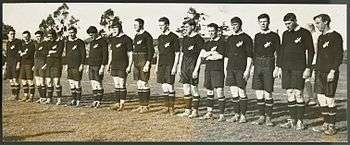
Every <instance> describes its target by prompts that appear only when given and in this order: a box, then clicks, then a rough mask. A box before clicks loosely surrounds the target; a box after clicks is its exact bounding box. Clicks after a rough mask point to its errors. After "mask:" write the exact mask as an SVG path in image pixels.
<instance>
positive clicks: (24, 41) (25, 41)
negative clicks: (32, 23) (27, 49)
mask: <svg viewBox="0 0 350 145" xmlns="http://www.w3.org/2000/svg"><path fill="white" fill-rule="evenodd" d="M30 42H32V40H29V41H28V42H26V41H24V43H25V44H29V43H30Z"/></svg>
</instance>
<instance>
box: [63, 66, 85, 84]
mask: <svg viewBox="0 0 350 145" xmlns="http://www.w3.org/2000/svg"><path fill="white" fill-rule="evenodd" d="M82 76H83V73H82V71H81V72H80V71H79V68H68V69H67V78H68V79H70V80H75V81H80V80H81V78H82Z"/></svg>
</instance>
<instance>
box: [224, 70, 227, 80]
mask: <svg viewBox="0 0 350 145" xmlns="http://www.w3.org/2000/svg"><path fill="white" fill-rule="evenodd" d="M224 77H225V79H226V77H227V70H226V69H225V70H224Z"/></svg>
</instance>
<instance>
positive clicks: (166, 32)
mask: <svg viewBox="0 0 350 145" xmlns="http://www.w3.org/2000/svg"><path fill="white" fill-rule="evenodd" d="M169 34H170V30H167V31H165V32H164V33H162V35H169Z"/></svg>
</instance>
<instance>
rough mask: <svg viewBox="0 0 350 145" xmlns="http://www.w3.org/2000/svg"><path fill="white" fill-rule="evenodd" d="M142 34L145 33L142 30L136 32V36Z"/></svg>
mask: <svg viewBox="0 0 350 145" xmlns="http://www.w3.org/2000/svg"><path fill="white" fill-rule="evenodd" d="M144 32H145V30H144V29H142V30H140V31H139V32H137V33H136V35H141V34H142V33H144Z"/></svg>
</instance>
